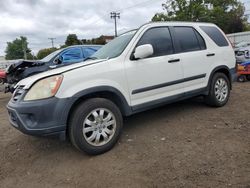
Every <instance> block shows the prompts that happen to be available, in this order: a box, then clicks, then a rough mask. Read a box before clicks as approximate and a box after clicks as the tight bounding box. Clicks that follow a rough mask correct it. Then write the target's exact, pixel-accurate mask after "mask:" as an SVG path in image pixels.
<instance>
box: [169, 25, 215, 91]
mask: <svg viewBox="0 0 250 188" xmlns="http://www.w3.org/2000/svg"><path fill="white" fill-rule="evenodd" d="M171 31H172V32H173V35H174V38H175V44H176V48H177V53H178V55H179V57H180V60H181V64H182V67H183V74H184V75H183V85H182V86H183V89H184V91H185V92H187V91H192V90H196V89H200V88H204V87H206V79H207V77H208V76H209V75H208V74H207V72H208V69H209V67H210V65H211V62H212V61H214V55H215V52H214V51H213V50H212V51H208V50H207V45H206V42H205V40H204V38H203V37H202V36H201V34H200V33H199V32H198V31H197V30H196V29H195V28H193V27H191V26H176V27H172V28H171Z"/></svg>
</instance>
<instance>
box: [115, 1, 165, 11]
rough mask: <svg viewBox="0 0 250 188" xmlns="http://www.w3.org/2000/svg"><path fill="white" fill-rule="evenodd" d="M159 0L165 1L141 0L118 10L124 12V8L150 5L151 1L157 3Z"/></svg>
mask: <svg viewBox="0 0 250 188" xmlns="http://www.w3.org/2000/svg"><path fill="white" fill-rule="evenodd" d="M157 1H163V0H147V1H143V2H140V3H137V4H134V5H131V6H128V7H125V8H123V9H120V10H117V12H123V11H124V10H128V9H131V8H134V7H137V6H142V5H145V4H146V5H149V4H151V3H150V2H152V3H155V2H157Z"/></svg>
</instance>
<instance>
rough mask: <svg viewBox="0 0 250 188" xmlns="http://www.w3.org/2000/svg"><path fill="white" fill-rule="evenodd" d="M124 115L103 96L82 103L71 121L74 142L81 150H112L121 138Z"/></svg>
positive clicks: (71, 133)
mask: <svg viewBox="0 0 250 188" xmlns="http://www.w3.org/2000/svg"><path fill="white" fill-rule="evenodd" d="M122 124H123V121H122V115H121V112H120V110H119V109H118V107H117V106H116V105H115V104H114V103H113V102H111V101H109V100H107V99H103V98H93V99H89V100H87V101H85V102H83V103H81V104H80V105H79V106H78V107H77V108H76V109H75V110H74V112H73V114H72V116H71V119H70V123H69V136H70V140H71V142H72V144H73V145H74V146H75V147H76V148H78V149H79V150H81V151H84V152H86V153H88V154H91V155H97V154H101V153H104V152H106V151H108V150H110V149H111V148H112V147H113V146H114V145H115V143H116V142H117V140H118V139H119V136H120V133H121V130H122Z"/></svg>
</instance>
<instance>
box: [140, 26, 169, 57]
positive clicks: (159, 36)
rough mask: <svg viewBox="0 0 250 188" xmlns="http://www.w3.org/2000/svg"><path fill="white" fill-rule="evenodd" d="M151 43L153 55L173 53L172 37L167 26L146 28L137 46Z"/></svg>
mask: <svg viewBox="0 0 250 188" xmlns="http://www.w3.org/2000/svg"><path fill="white" fill-rule="evenodd" d="M144 44H151V45H152V46H153V49H154V54H153V57H156V56H163V55H169V54H173V53H174V49H173V43H172V38H171V35H170V32H169V29H168V28H167V27H156V28H151V29H149V30H147V31H146V32H145V33H144V34H143V36H142V37H141V39H140V40H139V42H138V44H137V46H140V45H144Z"/></svg>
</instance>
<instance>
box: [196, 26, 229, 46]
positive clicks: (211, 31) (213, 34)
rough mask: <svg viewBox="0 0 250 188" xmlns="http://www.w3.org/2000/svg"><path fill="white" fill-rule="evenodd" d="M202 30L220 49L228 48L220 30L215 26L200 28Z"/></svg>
mask: <svg viewBox="0 0 250 188" xmlns="http://www.w3.org/2000/svg"><path fill="white" fill-rule="evenodd" d="M200 28H201V29H202V30H203V31H204V32H205V33H206V34H207V35H208V36H209V37H210V38H211V39H212V40H213V41H214V42H215V43H216V44H217V45H218V46H220V47H223V46H228V45H229V44H228V42H227V40H226V39H225V37H224V36H223V34H222V33H221V32H220V30H219V29H218V28H216V27H213V26H200Z"/></svg>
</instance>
